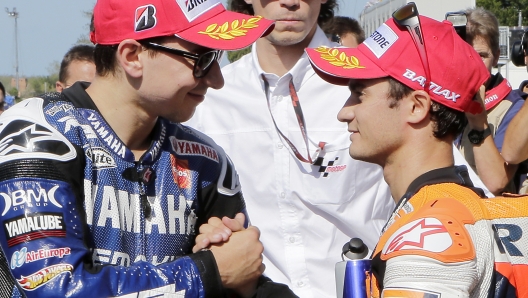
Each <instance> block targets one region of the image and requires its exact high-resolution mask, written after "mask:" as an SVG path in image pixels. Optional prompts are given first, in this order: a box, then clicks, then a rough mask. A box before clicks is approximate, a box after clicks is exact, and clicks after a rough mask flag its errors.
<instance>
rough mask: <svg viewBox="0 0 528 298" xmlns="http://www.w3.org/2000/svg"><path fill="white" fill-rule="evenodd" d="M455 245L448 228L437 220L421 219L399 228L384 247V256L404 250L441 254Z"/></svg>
mask: <svg viewBox="0 0 528 298" xmlns="http://www.w3.org/2000/svg"><path fill="white" fill-rule="evenodd" d="M452 244H453V239H452V238H451V236H450V235H449V232H448V231H447V228H446V227H445V226H444V225H443V224H442V222H440V220H438V219H436V218H421V219H418V220H415V221H412V222H410V223H408V224H406V225H404V226H402V227H401V228H399V229H398V230H397V231H396V232H394V234H392V236H391V237H390V238H389V240H388V241H387V243H386V244H385V246H384V247H383V250H382V253H383V254H390V253H393V252H397V251H402V250H423V251H428V252H433V253H440V252H443V251H445V250H447V249H448V248H449V247H450V246H451V245H452Z"/></svg>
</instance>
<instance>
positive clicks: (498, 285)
mask: <svg viewBox="0 0 528 298" xmlns="http://www.w3.org/2000/svg"><path fill="white" fill-rule="evenodd" d="M393 16H394V17H393V18H390V19H389V20H388V21H386V22H385V23H384V24H382V25H381V26H380V27H379V28H378V29H377V30H376V34H375V35H371V37H370V38H367V40H365V41H364V42H363V43H362V44H360V45H359V46H358V48H356V49H348V48H334V49H328V48H322V47H320V48H316V49H308V50H307V52H308V55H309V57H310V60H311V61H312V63H313V64H314V65H315V67H317V69H318V74H321V75H322V76H324V77H325V78H326V79H328V80H329V81H332V82H334V83H339V84H347V85H348V87H349V88H350V91H351V96H350V98H349V99H348V101H347V103H346V104H345V105H344V107H343V108H342V109H341V111H339V114H338V118H339V120H341V121H343V122H345V123H347V124H348V132H349V133H350V134H351V136H350V137H351V139H352V144H351V145H350V150H349V152H350V156H351V157H353V158H355V159H358V160H363V161H366V162H372V163H376V164H379V165H381V166H382V167H383V175H384V177H385V180H386V181H387V183H388V184H389V186H390V190H391V193H392V197H393V198H394V200H395V201H396V202H397V207H396V209H395V210H394V212H393V215H392V216H391V218H390V219H389V221H388V222H387V224H386V226H385V227H384V228H383V234H382V235H381V237H380V239H379V242H378V244H377V247H376V249H375V250H374V253H373V254H372V260H371V264H372V268H371V270H370V272H369V274H370V276H371V279H370V280H369V282H370V284H371V286H370V287H368V288H370V290H371V291H369V292H368V293H365V294H366V295H367V296H368V297H522V295H523V293H526V291H527V290H528V285H527V284H526V283H525V282H524V281H525V280H526V274H525V272H523V271H522V270H523V269H522V268H525V266H526V264H527V261H528V260H527V258H526V253H527V246H526V243H527V241H528V237H527V236H526V233H523V229H526V227H527V219H528V200H527V198H526V197H522V198H497V199H494V198H491V199H483V198H484V193H483V191H482V190H481V189H478V188H475V186H474V185H473V183H472V181H471V179H470V177H469V174H468V171H467V168H466V167H465V166H454V163H453V160H454V158H453V151H452V143H453V141H454V139H455V138H456V137H457V135H458V134H459V133H460V132H461V131H462V129H463V127H464V122H465V119H464V118H465V113H467V112H473V113H478V112H479V111H480V110H481V109H483V107H482V106H483V101H484V93H485V91H484V86H482V85H483V84H484V83H485V82H486V81H488V78H489V76H490V73H489V70H488V69H486V67H485V66H484V64H483V63H482V61H481V60H480V58H479V54H477V52H475V50H474V49H473V48H472V47H471V46H470V45H468V44H467V43H466V42H465V41H464V40H462V39H461V38H460V37H459V36H458V35H457V33H456V32H455V30H454V28H453V27H452V26H451V25H450V24H448V23H446V22H438V21H436V20H433V19H430V18H427V17H425V16H418V12H417V8H416V6H415V5H414V3H409V4H407V5H405V6H403V7H402V8H400V9H399V10H398V11H396V12H395V13H394V14H393ZM420 23H421V24H420ZM411 36H412V37H411ZM373 37H374V38H373ZM379 40H383V41H384V42H383V43H381V44H380V43H379ZM329 52H330V53H332V57H346V59H347V61H355V62H356V63H355V64H356V66H357V67H348V65H346V64H345V65H343V64H337V63H334V62H335V60H333V59H331V58H330V57H329V55H328V53H329ZM395 57H398V59H395ZM459 69H463V70H464V71H465V72H466V75H456V76H455V75H453V74H452V73H453V72H454V71H457V70H459ZM474 98H475V99H474ZM453 99H456V100H453ZM525 231H526V230H525ZM501 240H502V241H501ZM523 255H524V257H523ZM353 290H354V293H355V291H356V290H357V289H353Z"/></svg>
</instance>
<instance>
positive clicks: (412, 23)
mask: <svg viewBox="0 0 528 298" xmlns="http://www.w3.org/2000/svg"><path fill="white" fill-rule="evenodd" d="M418 16H419V14H418V8H416V4H414V2H409V3H407V4H406V5H404V6H402V7H400V8H399V9H398V10H396V11H395V12H394V13H393V14H392V18H393V19H394V21H395V22H396V24H398V26H401V27H405V28H407V31H409V33H410V34H411V37H412V39H413V41H414V45H415V46H416V49H417V50H418V53H419V54H420V59H421V60H422V65H423V67H424V69H425V75H426V76H427V77H426V78H425V79H426V80H427V81H430V80H431V71H430V69H429V60H427V52H426V50H425V39H424V36H423V31H422V26H421V25H420V18H419V17H418ZM426 83H427V82H426ZM426 86H427V85H425V84H424V88H425V90H428V89H429V88H426Z"/></svg>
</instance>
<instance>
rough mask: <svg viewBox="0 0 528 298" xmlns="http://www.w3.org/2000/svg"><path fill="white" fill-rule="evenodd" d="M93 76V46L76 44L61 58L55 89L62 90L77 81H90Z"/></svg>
mask: <svg viewBox="0 0 528 298" xmlns="http://www.w3.org/2000/svg"><path fill="white" fill-rule="evenodd" d="M94 77H95V63H94V46H92V45H76V46H73V47H72V48H71V49H70V50H69V51H68V52H67V53H66V55H64V58H63V59H62V62H61V65H60V70H59V80H58V81H57V82H56V83H55V90H56V91H57V92H62V91H63V90H64V89H66V88H68V87H70V86H71V85H73V83H75V82H77V81H82V82H91V81H92V80H93V79H94Z"/></svg>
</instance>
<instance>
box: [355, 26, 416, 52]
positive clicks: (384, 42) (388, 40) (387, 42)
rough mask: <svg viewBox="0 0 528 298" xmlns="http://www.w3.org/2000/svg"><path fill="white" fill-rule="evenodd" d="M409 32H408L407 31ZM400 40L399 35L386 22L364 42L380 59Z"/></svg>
mask: <svg viewBox="0 0 528 298" xmlns="http://www.w3.org/2000/svg"><path fill="white" fill-rule="evenodd" d="M405 33H407V32H405ZM396 40H398V35H397V34H396V33H394V31H392V29H391V28H390V27H389V26H387V25H386V24H382V25H381V26H380V27H379V28H378V29H377V30H376V31H374V33H372V34H371V35H370V36H369V38H367V39H366V40H365V41H364V42H363V43H364V44H365V45H366V46H367V47H368V48H369V49H370V50H371V51H372V53H374V55H376V57H378V59H379V58H380V57H381V56H383V54H385V52H387V50H389V49H390V47H391V46H392V45H393V44H394V42H396Z"/></svg>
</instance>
